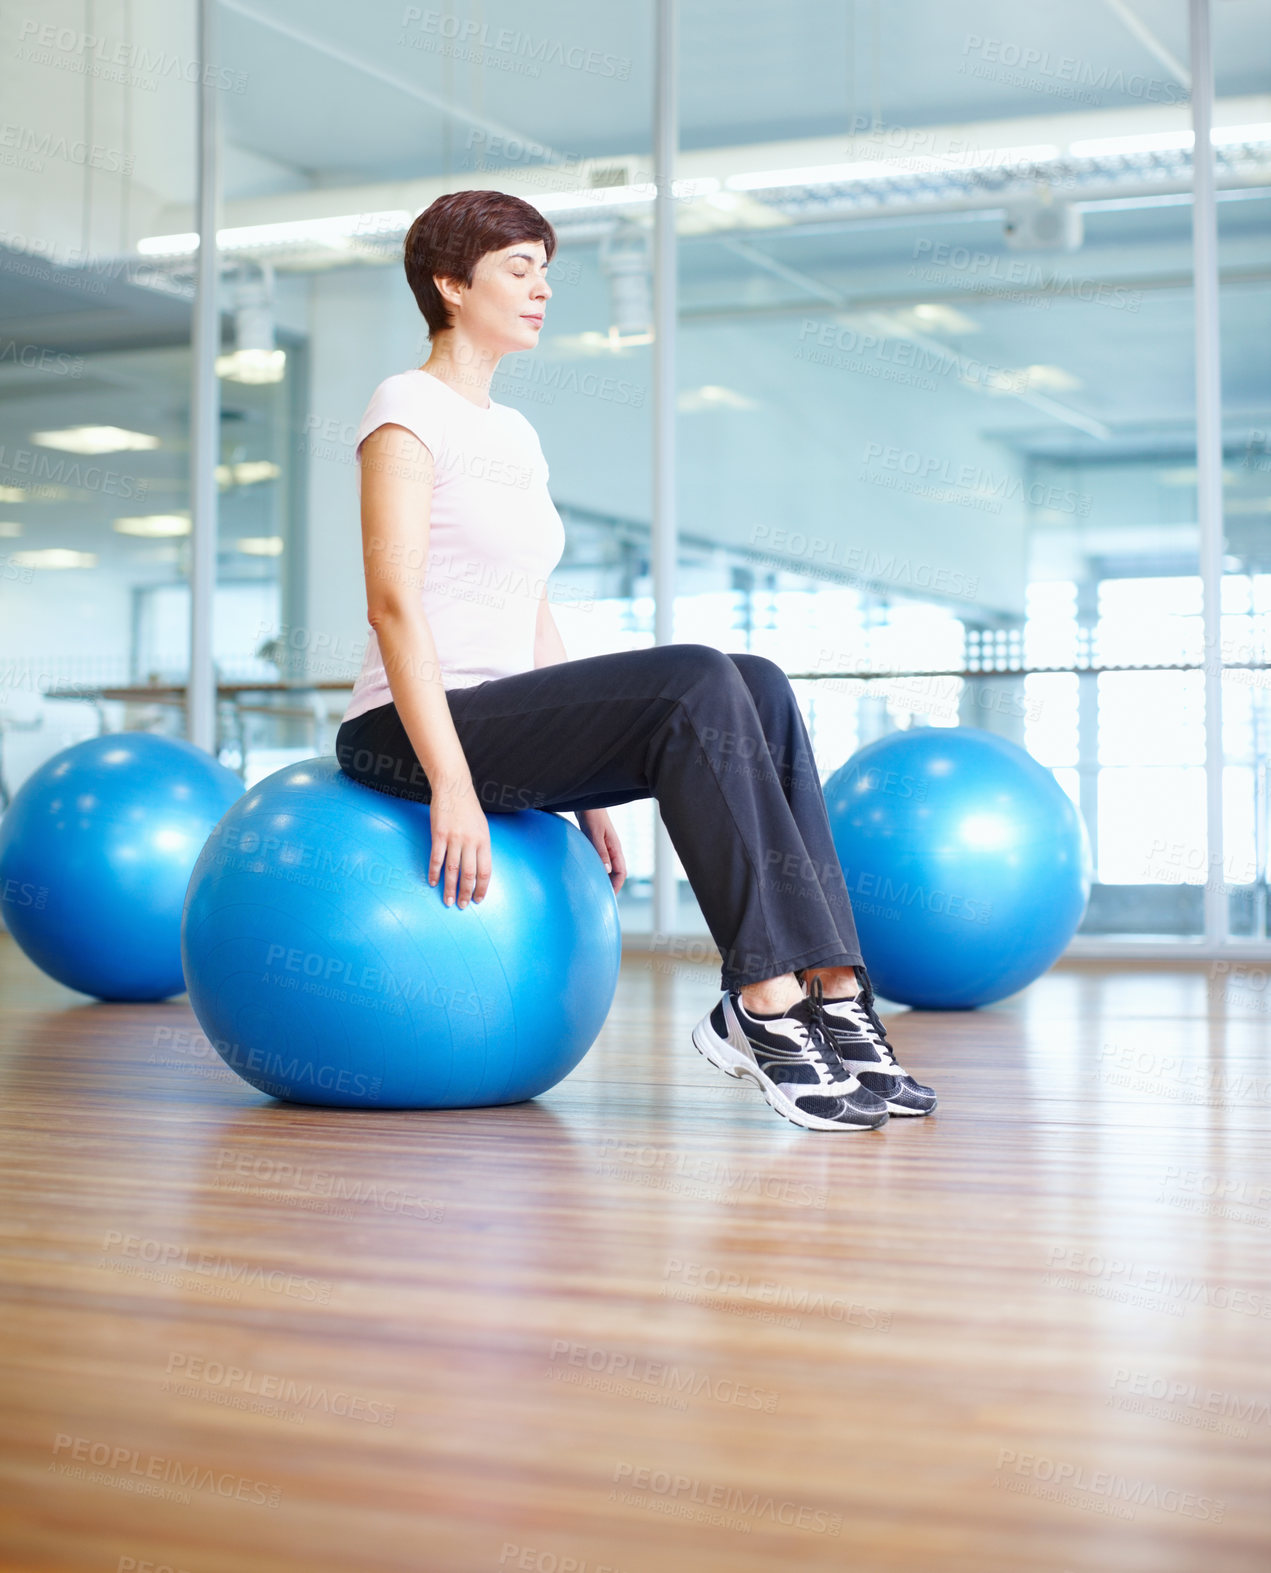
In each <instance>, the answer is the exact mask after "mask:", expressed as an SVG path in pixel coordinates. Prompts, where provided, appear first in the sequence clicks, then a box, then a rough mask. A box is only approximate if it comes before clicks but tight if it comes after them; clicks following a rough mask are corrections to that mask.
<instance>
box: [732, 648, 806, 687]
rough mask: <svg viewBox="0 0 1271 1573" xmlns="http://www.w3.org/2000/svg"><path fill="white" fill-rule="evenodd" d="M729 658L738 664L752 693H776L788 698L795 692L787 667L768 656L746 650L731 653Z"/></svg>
mask: <svg viewBox="0 0 1271 1573" xmlns="http://www.w3.org/2000/svg"><path fill="white" fill-rule="evenodd" d="M729 659H730V660H731V661H733V662H734V663H735V664H736V667H737V670H738V671H739V672H740V673H741V675H742V677H743V678H744V679H745V682H746V686H747V687H748V688H749V689H750V691H751V693H752V694H774V695H780V696H781V697H782V698H787V697H789V695H790V694H791V693H792V692H793V690H792V689H791V687H790V679H789V678H788V677H787V676H786V673H785V668H784V667H782V666H779V665H778V664H777V662H776V661H773V660H771V659H770V658H769V657H768V656H766V655H755V654H753V653H752V652H750V651H749V650H744V651H738V652H737V653H736V654H734V655H731V656H730V657H729Z"/></svg>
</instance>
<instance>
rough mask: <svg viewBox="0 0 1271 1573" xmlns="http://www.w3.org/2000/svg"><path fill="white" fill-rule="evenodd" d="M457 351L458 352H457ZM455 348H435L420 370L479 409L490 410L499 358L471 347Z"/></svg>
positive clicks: (436, 346)
mask: <svg viewBox="0 0 1271 1573" xmlns="http://www.w3.org/2000/svg"><path fill="white" fill-rule="evenodd" d="M455 349H457V350H458V351H459V353H455ZM455 349H451V348H442V347H440V346H438V345H434V346H433V349H432V353H431V354H430V355H429V357H428V359H427V360H426V361H425V362H424V364H423V365H422V366H421V367H420V368H419V369H420V371H426V372H427V373H428V374H429V375H430V376H432V377H436V378H437V380H438V381H439V382H444V383H446V384H447V385H448V386H449V387H451V388H453V389H454V391H455V392H456V393H457V394H458V395H459V396H460V397H461V398H464V399H467V400H468V402H469V403H470V404H475V405H476V407H477V408H478V409H479V410H486V409H489V407H490V405H491V403H492V402H493V401H492V400H491V398H490V383H491V381H492V380H493V377H494V371H495V367H496V366H497V365H498V363H499V357H498V356H497V355H496V356H492V357H490V356H485V355H480V354H478V353H477V352H475V351H474V350H472V349H471V348H470V347H469V346H456V347H455Z"/></svg>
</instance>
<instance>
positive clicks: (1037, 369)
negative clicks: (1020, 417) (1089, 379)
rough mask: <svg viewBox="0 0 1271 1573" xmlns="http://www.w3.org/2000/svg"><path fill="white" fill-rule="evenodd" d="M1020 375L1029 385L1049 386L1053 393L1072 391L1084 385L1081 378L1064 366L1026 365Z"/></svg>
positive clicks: (1033, 386) (1032, 386)
mask: <svg viewBox="0 0 1271 1573" xmlns="http://www.w3.org/2000/svg"><path fill="white" fill-rule="evenodd" d="M1020 375H1021V376H1022V377H1023V379H1024V382H1025V385H1026V386H1027V387H1030V388H1049V389H1050V390H1051V392H1052V393H1071V392H1072V391H1073V390H1074V389H1076V388H1080V387H1081V386H1082V382H1081V378H1080V377H1074V376H1073V374H1072V373H1071V372H1070V371H1065V370H1064V368H1063V367H1062V366H1025V367H1024V370H1023V372H1022V373H1020Z"/></svg>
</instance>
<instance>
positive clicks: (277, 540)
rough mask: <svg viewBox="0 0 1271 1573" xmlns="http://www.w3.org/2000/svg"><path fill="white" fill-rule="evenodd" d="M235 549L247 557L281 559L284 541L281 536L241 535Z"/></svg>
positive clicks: (235, 543)
mask: <svg viewBox="0 0 1271 1573" xmlns="http://www.w3.org/2000/svg"><path fill="white" fill-rule="evenodd" d="M234 549H235V550H236V551H239V552H242V553H243V554H244V556H247V557H281V556H282V550H283V539H282V536H281V535H240V536H239V538H238V540H236V541H235V542H234Z"/></svg>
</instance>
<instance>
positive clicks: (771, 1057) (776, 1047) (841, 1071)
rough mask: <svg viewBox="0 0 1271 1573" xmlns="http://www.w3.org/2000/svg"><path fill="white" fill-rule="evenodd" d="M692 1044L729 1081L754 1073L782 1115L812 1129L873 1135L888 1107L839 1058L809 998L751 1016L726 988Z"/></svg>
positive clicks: (696, 1029) (753, 1078) (700, 1024)
mask: <svg viewBox="0 0 1271 1573" xmlns="http://www.w3.org/2000/svg"><path fill="white" fill-rule="evenodd" d="M693 1043H694V1046H695V1047H696V1048H697V1049H698V1050H699V1051H700V1052H701V1053H702V1054H704V1055H705V1056H706V1058H707V1059H708V1060H709V1061H710V1062H711V1064H712V1065H714V1066H716V1067H717V1068H718V1069H719V1070H722V1071H723V1072H724V1073H725V1074H726V1075H728V1076H749V1077H750V1079H751V1081H753V1082H755V1083H757V1085H758V1087H759V1090H760V1092H762V1093H763V1095H764V1097H765V1098H766V1099H767V1100H768V1102H769V1103H770V1104H771V1105H772V1107H773V1108H774V1109H775V1110H776V1111H777V1113H778V1114H783V1115H784V1116H785V1117H786V1119H787V1120H792V1121H793V1122H794V1124H796V1125H802V1126H805V1127H806V1128H807V1129H808V1130H810V1131H852V1130H856V1131H871V1130H874V1129H876V1128H877V1127H878V1126H879V1125H884V1124H886V1121H887V1105H886V1104H885V1103H884V1102H883V1100H882V1099H881V1098H880V1097H877V1096H876V1095H875V1094H874V1093H872V1092H869V1091H867V1090H866V1089H865V1088H864V1087H863V1086H862V1085H861V1083H860V1082H859V1081H857V1079H856V1077H855V1076H853V1075H852V1074H851V1072H850V1071H848V1070H846V1069H845V1068H844V1067H843V1065H842V1064H841V1063H840V1061H839V1058H838V1055H837V1054H835V1052H834V1048H833V1045H832V1044H831V1041H830V1039H829V1036H828V1034H827V1032H826V1030H825V1027H824V1026H823V1024H822V1008H821V1007H820V1006H818V1005H817V1004H816V1003H814V1001H812V1000H811V999H808V998H804V999H801V1000H799V1001H798V1002H797V1003H796V1004H794V1005H792V1006H791V1007H790V1009H789V1010H788V1011H785V1012H784V1013H783V1014H782V1015H780V1016H767V1017H762V1016H752V1015H750V1013H749V1012H748V1011H747V1010H746V1007H745V1006H744V1005H743V1004H742V1003H741V999H740V997H739V995H738V994H737V993H736V992H735V991H733V990H731V989H730V990H729V991H728V992H727V993H726V994H725V995H724V996H723V998H722V999H721V1000H720V1001H719V1003H718V1004H717V1005H716V1006H715V1008H714V1009H713V1010H712V1011H710V1013H709V1014H708V1015H706V1016H703V1017H702V1019H701V1021H699V1022H698V1024H697V1026H696V1027H694V1028H693Z"/></svg>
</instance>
